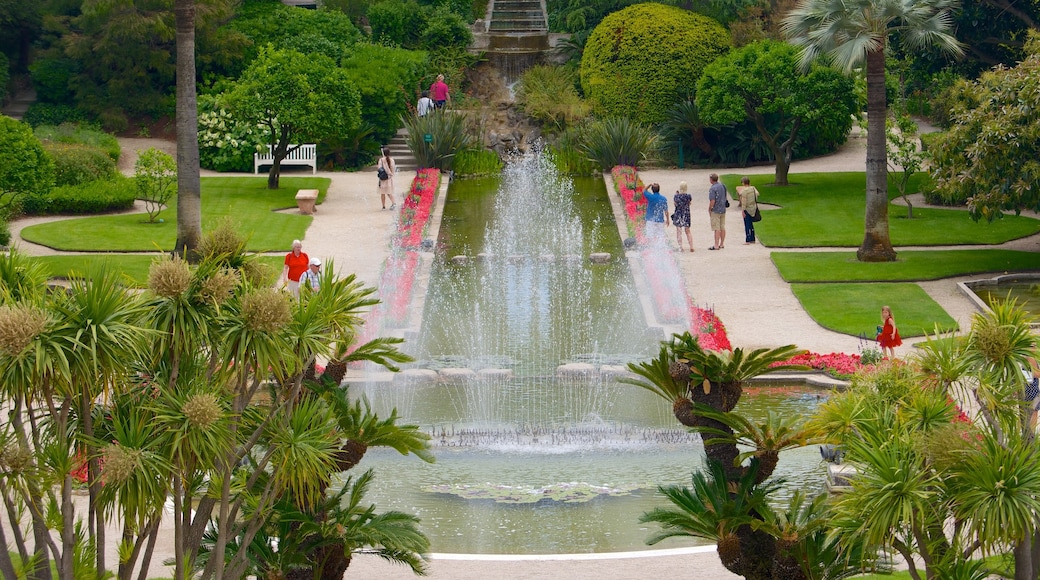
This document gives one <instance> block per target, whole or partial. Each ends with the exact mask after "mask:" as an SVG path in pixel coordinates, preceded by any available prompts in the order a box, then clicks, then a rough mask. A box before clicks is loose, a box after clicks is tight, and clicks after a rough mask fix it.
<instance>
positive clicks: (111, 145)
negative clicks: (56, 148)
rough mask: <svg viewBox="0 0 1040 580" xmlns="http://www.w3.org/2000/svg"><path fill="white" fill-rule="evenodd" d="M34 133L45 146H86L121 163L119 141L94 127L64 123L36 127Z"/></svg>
mask: <svg viewBox="0 0 1040 580" xmlns="http://www.w3.org/2000/svg"><path fill="white" fill-rule="evenodd" d="M33 132H34V133H36V137H37V138H39V140H40V141H41V142H43V143H45V144H46V143H66V144H74V145H86V146H88V147H93V148H95V149H100V150H102V151H104V152H105V154H106V155H108V156H109V157H111V158H112V161H115V162H118V161H119V154H120V148H119V140H118V139H116V138H115V137H114V136H112V135H109V134H108V133H105V132H104V131H99V130H98V129H95V128H93V127H90V126H84V125H82V124H80V123H62V124H60V125H58V126H54V125H41V126H39V127H36V129H35V130H34V131H33Z"/></svg>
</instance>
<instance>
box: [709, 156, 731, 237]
mask: <svg viewBox="0 0 1040 580" xmlns="http://www.w3.org/2000/svg"><path fill="white" fill-rule="evenodd" d="M708 180H709V181H711V187H710V188H708V215H709V216H711V231H712V233H713V234H715V245H714V246H712V247H710V248H708V249H709V250H721V249H722V248H725V247H726V201H727V200H726V198H728V197H729V195H728V194H727V193H726V186H725V185H722V184H721V183H719V176H718V174H717V173H712V174H711V175H709V176H708Z"/></svg>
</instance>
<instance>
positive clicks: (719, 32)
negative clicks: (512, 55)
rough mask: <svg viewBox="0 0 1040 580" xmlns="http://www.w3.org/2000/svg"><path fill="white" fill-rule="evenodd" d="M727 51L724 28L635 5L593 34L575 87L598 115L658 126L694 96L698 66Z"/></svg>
mask: <svg viewBox="0 0 1040 580" xmlns="http://www.w3.org/2000/svg"><path fill="white" fill-rule="evenodd" d="M729 46H730V41H729V33H727V32H726V29H725V28H723V27H722V26H721V25H720V24H719V23H718V22H716V21H714V20H712V19H710V18H708V17H706V16H701V15H699V14H694V13H692V12H687V11H685V10H682V9H681V8H674V7H669V6H664V5H661V4H637V5H635V6H630V7H628V8H625V9H624V10H620V11H618V12H615V13H613V14H610V15H609V16H607V17H606V18H604V19H603V21H602V22H600V23H599V25H598V26H597V27H596V29H595V30H593V32H592V35H591V36H590V37H589V40H588V42H587V43H586V44H585V53H584V54H583V56H582V59H581V69H580V75H581V87H582V90H583V91H584V93H585V96H586V98H587V99H588V100H589V102H590V103H591V104H592V106H593V108H594V109H595V110H596V111H597V112H598V113H600V114H602V115H604V116H612V117H629V118H631V119H633V120H636V121H639V122H642V123H658V122H660V121H662V120H663V119H664V117H665V113H666V112H667V110H668V108H669V107H671V106H672V105H674V104H675V103H677V102H679V101H680V100H682V99H684V98H687V97H688V96H690V95H693V94H694V92H695V90H696V85H697V79H699V78H700V76H701V72H702V71H703V70H704V67H705V66H707V65H708V64H709V63H710V62H712V61H713V60H715V59H716V58H717V57H718V56H720V55H721V54H723V53H725V52H726V51H727V50H728V49H729Z"/></svg>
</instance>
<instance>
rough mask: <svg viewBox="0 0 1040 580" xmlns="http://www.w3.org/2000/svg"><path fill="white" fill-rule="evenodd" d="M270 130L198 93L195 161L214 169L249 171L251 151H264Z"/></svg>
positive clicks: (250, 169)
mask: <svg viewBox="0 0 1040 580" xmlns="http://www.w3.org/2000/svg"><path fill="white" fill-rule="evenodd" d="M269 141H270V132H269V131H268V130H267V129H266V128H265V127H263V126H261V125H252V124H249V123H245V122H242V121H238V120H236V119H235V118H234V117H233V116H232V115H231V112H230V111H228V110H227V109H224V108H222V107H220V106H219V105H218V104H217V103H216V99H214V98H212V97H205V96H200V97H199V163H200V164H201V165H202V167H203V168H205V169H212V170H214V171H252V170H253V154H254V153H258V152H260V151H264V148H265V147H266V145H267V143H269Z"/></svg>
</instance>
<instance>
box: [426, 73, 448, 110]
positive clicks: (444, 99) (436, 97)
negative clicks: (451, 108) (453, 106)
mask: <svg viewBox="0 0 1040 580" xmlns="http://www.w3.org/2000/svg"><path fill="white" fill-rule="evenodd" d="M430 96H431V97H432V98H433V106H434V107H436V108H438V109H443V108H444V106H445V105H447V104H448V100H449V99H450V98H451V96H450V95H449V91H448V85H447V84H445V82H444V75H437V80H435V81H433V84H432V85H430Z"/></svg>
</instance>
